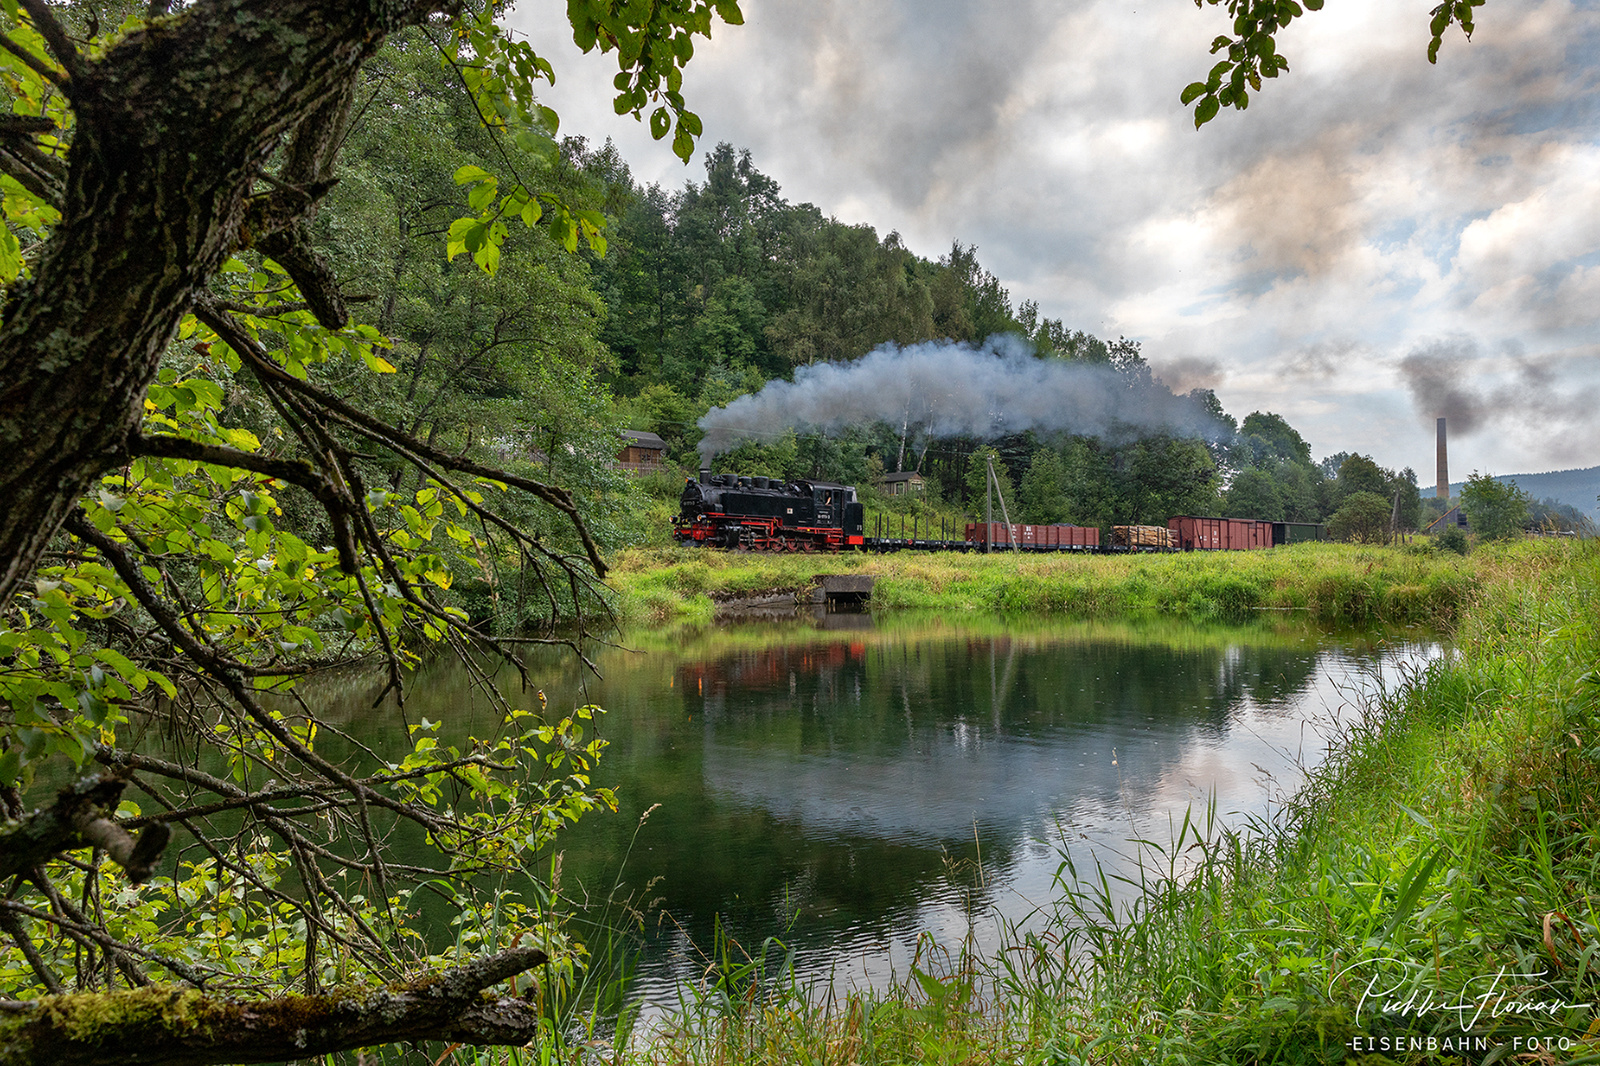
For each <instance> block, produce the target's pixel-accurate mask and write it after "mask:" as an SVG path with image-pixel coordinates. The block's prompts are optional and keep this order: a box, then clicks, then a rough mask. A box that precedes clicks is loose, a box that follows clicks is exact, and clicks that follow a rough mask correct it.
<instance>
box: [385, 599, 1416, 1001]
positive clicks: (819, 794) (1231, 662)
mask: <svg viewBox="0 0 1600 1066" xmlns="http://www.w3.org/2000/svg"><path fill="white" fill-rule="evenodd" d="M619 645H620V646H618V647H613V648H604V649H601V650H600V652H599V653H598V654H597V655H596V656H595V662H596V665H597V666H598V667H599V670H600V673H601V675H602V676H601V677H600V678H595V677H593V676H586V674H585V672H584V671H582V670H580V669H579V667H578V665H577V664H576V663H575V661H573V659H572V657H571V656H570V655H565V656H563V655H562V654H560V653H557V652H552V653H551V654H550V656H549V657H548V658H546V657H536V658H535V659H534V660H533V661H532V662H531V663H530V666H531V668H532V669H531V676H532V677H533V679H534V680H535V682H536V683H537V684H538V685H539V686H540V687H541V689H542V690H543V691H544V692H545V693H546V695H547V696H548V697H549V699H550V701H551V704H552V706H553V707H555V708H563V707H568V706H573V705H576V704H578V703H584V702H592V703H596V704H599V705H601V706H603V707H605V708H607V709H608V710H607V714H606V715H605V717H604V718H603V719H602V721H601V723H600V726H599V729H600V732H601V734H602V735H603V736H605V737H606V738H607V739H608V741H609V742H610V747H609V749H608V750H607V752H606V755H605V757H604V759H603V760H602V762H601V765H600V769H599V772H598V773H597V775H596V780H597V782H600V783H605V784H611V785H615V786H616V787H617V788H618V790H619V799H620V806H621V809H620V811H619V812H618V813H616V814H609V813H604V814H596V815H591V816H589V817H587V818H586V819H585V820H584V821H583V822H582V823H580V824H579V825H578V826H576V827H574V828H573V829H571V830H569V831H568V832H566V833H565V834H564V839H563V841H562V843H561V844H560V845H559V846H560V848H561V850H562V860H561V878H562V888H563V891H564V893H565V894H566V895H567V896H568V897H569V898H576V897H581V896H584V895H587V896H588V897H589V898H591V899H604V898H606V897H607V896H608V895H610V894H612V891H613V886H614V885H618V884H620V885H621V886H623V892H624V894H628V895H630V896H631V898H632V900H633V901H634V903H635V905H637V906H639V907H640V908H641V911H642V913H643V915H644V922H643V931H644V932H643V936H644V940H643V944H642V952H643V953H642V957H641V960H640V965H639V970H638V973H637V977H636V980H635V992H636V993H637V994H640V995H642V996H643V997H644V998H645V999H646V1000H647V1001H653V1002H656V1003H660V1004H668V1003H671V1002H674V1001H675V989H676V987H677V984H678V982H679V981H681V980H683V979H691V980H693V979H698V978H699V977H700V976H701V975H702V974H703V973H704V971H705V967H706V964H707V961H708V953H709V952H710V951H711V949H712V945H713V942H714V940H715V937H716V931H717V929H718V925H719V922H720V924H721V927H722V928H723V930H724V931H725V932H726V934H727V935H728V936H730V937H732V938H733V939H734V940H735V941H737V942H738V943H739V944H740V945H742V946H743V947H744V948H745V949H747V950H750V951H756V950H759V946H760V945H761V944H762V943H763V941H764V940H765V939H766V938H768V937H773V936H776V937H779V938H781V939H782V940H783V942H784V943H786V944H787V945H789V946H790V947H791V948H792V949H794V951H795V957H796V963H797V969H798V970H799V971H800V973H801V975H802V976H803V977H822V978H824V979H827V978H831V979H833V980H835V981H836V982H839V983H851V984H856V985H860V984H863V983H873V982H882V981H884V980H885V979H886V978H887V977H889V976H890V975H891V974H894V973H898V974H901V975H903V974H904V973H905V972H906V968H907V966H908V964H909V961H910V960H911V959H912V957H913V953H914V951H915V950H916V947H917V943H918V938H919V935H921V934H923V933H924V932H927V933H931V934H932V936H933V937H934V938H935V939H936V940H938V941H939V942H940V943H943V944H945V945H954V944H957V943H958V942H960V941H961V940H962V938H963V937H968V936H970V937H972V938H973V941H974V943H975V944H976V946H977V947H979V948H980V949H983V948H992V947H994V946H997V945H998V944H999V942H1000V940H1001V938H1002V937H1003V935H1004V933H1003V930H1004V928H1005V926H1006V925H1007V924H1009V923H1026V922H1027V921H1028V920H1029V915H1030V914H1031V913H1032V912H1033V911H1034V910H1035V908H1036V907H1038V906H1039V905H1040V904H1044V903H1047V902H1048V900H1049V899H1050V898H1051V895H1052V890H1053V886H1054V878H1055V876H1056V873H1057V870H1058V868H1059V867H1060V864H1061V861H1062V857H1063V855H1064V854H1071V855H1072V857H1073V858H1074V860H1075V861H1076V862H1077V863H1078V864H1079V867H1080V869H1083V868H1086V867H1087V866H1088V865H1091V864H1092V862H1094V861H1098V862H1100V863H1102V864H1103V865H1104V866H1105V867H1106V868H1107V870H1108V872H1109V873H1111V874H1117V873H1122V874H1131V873H1133V872H1135V868H1134V866H1133V863H1134V862H1135V861H1136V856H1135V854H1134V852H1135V850H1136V849H1135V848H1134V847H1133V846H1132V845H1130V844H1129V843H1128V842H1129V841H1130V840H1132V839H1134V838H1141V837H1142V838H1146V839H1150V840H1153V841H1155V842H1157V843H1161V842H1164V841H1169V840H1170V839H1172V837H1173V836H1174V835H1175V831H1176V825H1177V823H1178V822H1179V821H1181V820H1182V819H1183V817H1184V815H1185V813H1186V812H1187V811H1193V812H1194V813H1195V814H1196V816H1203V815H1204V814H1205V811H1206V808H1207V806H1208V804H1214V806H1215V810H1216V812H1217V814H1218V817H1219V818H1220V819H1221V820H1223V821H1226V822H1231V823H1234V824H1237V823H1238V822H1239V821H1240V820H1241V819H1245V818H1249V817H1252V816H1260V815H1262V814H1264V813H1266V812H1268V810H1269V809H1270V807H1271V806H1272V805H1273V804H1274V803H1275V801H1277V800H1279V799H1281V798H1282V797H1283V796H1284V795H1286V794H1287V793H1289V792H1292V791H1293V790H1294V789H1295V787H1296V786H1297V785H1298V784H1299V782H1300V780H1301V776H1302V774H1303V772H1304V770H1305V769H1306V768H1308V767H1312V766H1315V765H1317V764H1318V763H1319V762H1320V761H1321V760H1322V758H1323V757H1324V754H1325V751H1326V749H1327V746H1328V744H1329V742H1330V740H1331V739H1333V738H1334V737H1335V736H1336V735H1337V734H1338V733H1339V732H1340V731H1342V729H1344V728H1345V726H1346V724H1347V723H1348V722H1349V721H1350V720H1352V719H1353V718H1354V717H1355V716H1356V715H1357V714H1358V713H1359V710H1358V703H1359V696H1360V694H1361V693H1363V692H1367V691H1371V689H1372V688H1373V686H1374V685H1376V684H1378V683H1380V679H1383V680H1386V682H1387V683H1391V684H1392V683H1393V681H1394V680H1395V678H1396V676H1397V672H1398V671H1400V670H1403V669H1408V668H1414V667H1415V666H1416V665H1417V664H1418V663H1420V662H1422V661H1424V660H1425V659H1427V658H1428V657H1430V656H1432V655H1436V654H1438V653H1439V647H1438V645H1437V643H1435V642H1434V641H1433V640H1432V638H1431V637H1428V636H1426V635H1423V634H1414V635H1409V636H1408V635H1405V634H1402V635H1399V636H1396V635H1394V634H1389V635H1382V634H1370V633H1368V634H1360V633H1330V632H1326V631H1323V630H1319V629H1316V628H1312V627H1309V626H1304V625H1296V624H1292V623H1290V622H1286V621H1281V620H1280V621H1278V622H1276V623H1270V624H1261V625H1256V626H1252V627H1247V628H1228V627H1205V626H1196V625H1193V624H1189V623H1174V622H1152V623H1148V624H1142V625H1132V624H1095V623H1065V622H1060V621H1050V620H1044V619H1035V620H1017V619H995V618H970V617H957V618H951V617H949V616H926V615H895V616H893V617H885V618H878V619H874V618H873V617H872V616H870V615H838V614H827V613H822V614H818V615H815V616H801V617H793V618H787V619H780V620H768V621H747V622H743V623H739V624H734V625H728V626H719V627H708V628H705V629H701V630H680V631H675V632H672V633H654V632H640V633H632V634H626V635H624V637H623V638H622V639H621V640H620V642H619ZM413 691H414V695H413V696H412V698H411V699H410V700H409V701H408V707H407V710H408V714H409V715H410V716H411V719H412V720H413V721H415V720H416V717H417V716H418V715H424V716H426V717H428V718H430V719H434V720H438V719H440V718H441V717H443V718H444V719H445V720H446V721H447V722H450V723H451V726H452V727H458V723H460V721H461V716H462V714H463V708H466V707H469V706H471V705H472V704H473V691H472V686H471V685H470V682H469V680H468V679H467V678H466V677H465V676H464V674H463V673H462V672H460V671H456V670H451V669H449V668H445V667H440V668H438V669H436V670H433V671H430V672H428V673H425V674H424V675H423V676H422V677H420V678H419V679H418V681H417V684H416V686H415V688H414V690H413ZM480 702H481V701H480ZM452 720H453V721H452ZM647 812H648V816H646V815H647Z"/></svg>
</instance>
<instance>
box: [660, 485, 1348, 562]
mask: <svg viewBox="0 0 1600 1066" xmlns="http://www.w3.org/2000/svg"><path fill="white" fill-rule="evenodd" d="M955 532H956V531H955V530H954V529H952V530H950V533H951V534H952V536H950V537H948V538H947V537H946V536H945V535H944V531H943V529H942V528H941V530H940V536H939V537H938V538H937V539H935V538H933V537H932V535H931V534H932V533H933V530H932V529H931V528H930V529H928V530H926V531H925V534H924V531H923V530H922V529H920V528H919V527H918V525H916V524H913V526H912V528H911V530H910V536H907V530H906V529H905V523H904V520H903V519H902V521H901V528H900V531H899V534H900V535H899V536H894V535H893V533H894V531H893V530H891V529H886V528H884V522H883V519H882V518H881V517H880V518H879V519H878V521H877V523H876V524H875V527H874V530H873V535H872V536H868V535H867V530H866V514H865V509H864V507H863V506H862V504H861V503H860V502H858V501H857V500H856V490H855V489H854V488H853V487H852V486H850V485H836V484H834V483H832V482H828V481H791V482H784V481H782V480H780V479H777V478H765V477H745V476H742V475H734V474H712V473H711V472H710V471H701V474H700V480H698V481H697V480H695V479H694V478H690V479H689V480H688V481H687V482H686V483H685V484H684V486H683V495H682V496H681V497H680V498H679V501H678V516H677V517H676V518H675V519H673V523H672V535H673V537H674V538H675V539H676V540H677V541H678V542H679V543H681V544H705V545H710V546H713V547H719V548H742V549H746V550H749V551H807V552H810V551H840V550H858V551H879V552H883V551H899V550H901V549H903V548H912V549H919V550H923V551H962V552H966V551H985V550H996V549H999V550H1004V551H1013V550H1015V551H1023V552H1059V551H1112V552H1128V551H1135V552H1138V551H1237V550H1247V549H1252V548H1271V547H1274V546H1276V545H1279V544H1292V543H1297V542H1299V541H1304V540H1326V539H1327V533H1326V529H1325V527H1323V526H1321V525H1313V524H1310V523H1300V522H1263V521H1259V520H1257V519H1250V518H1197V517H1193V516H1189V515H1180V516H1177V517H1174V518H1171V519H1169V520H1168V522H1167V524H1166V525H1165V526H1113V527H1112V537H1111V543H1110V544H1108V545H1105V546H1102V545H1101V543H1100V530H1099V529H1097V528H1095V527H1093V526H1071V525H1016V524H1012V525H1007V524H1004V523H1001V522H969V523H968V524H967V527H966V530H965V534H966V536H965V539H963V540H956V539H954V536H953V534H954V533H955Z"/></svg>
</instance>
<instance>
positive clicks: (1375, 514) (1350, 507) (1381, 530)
mask: <svg viewBox="0 0 1600 1066" xmlns="http://www.w3.org/2000/svg"><path fill="white" fill-rule="evenodd" d="M1392 517H1393V510H1392V508H1391V506H1390V504H1389V501H1387V500H1385V499H1384V498H1383V497H1382V496H1379V495H1378V494H1377V493H1374V492H1352V493H1351V494H1350V495H1349V496H1347V497H1346V498H1345V501H1344V503H1342V504H1341V505H1340V506H1339V509H1338V510H1337V511H1335V512H1334V514H1333V517H1332V518H1329V519H1328V535H1329V536H1331V537H1333V538H1334V539H1335V540H1351V541H1355V542H1356V543H1358V544H1381V543H1382V542H1383V541H1385V540H1387V539H1388V538H1389V533H1390V530H1389V525H1390V520H1391V519H1392Z"/></svg>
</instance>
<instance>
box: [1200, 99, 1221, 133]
mask: <svg viewBox="0 0 1600 1066" xmlns="http://www.w3.org/2000/svg"><path fill="white" fill-rule="evenodd" d="M1221 106H1222V105H1221V104H1219V103H1218V102H1217V98H1216V97H1215V96H1208V97H1206V98H1205V99H1204V100H1201V101H1200V104H1199V106H1198V107H1196V108H1195V109H1194V128H1195V129H1199V128H1200V127H1201V126H1204V125H1205V124H1206V123H1207V122H1210V121H1211V120H1212V119H1214V118H1216V117H1217V110H1218V109H1219V108H1220V107H1221Z"/></svg>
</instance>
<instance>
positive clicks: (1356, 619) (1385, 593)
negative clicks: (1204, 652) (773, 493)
mask: <svg viewBox="0 0 1600 1066" xmlns="http://www.w3.org/2000/svg"><path fill="white" fill-rule="evenodd" d="M1484 558H1486V557H1485V556H1483V555H1474V556H1468V557H1465V558H1463V557H1462V556H1458V555H1455V554H1453V553H1448V552H1436V551H1433V550H1431V549H1430V548H1429V547H1427V546H1426V544H1422V545H1402V546H1399V547H1361V546H1355V545H1344V544H1325V543H1324V544H1301V545H1291V546H1286V547H1280V548H1273V549H1269V550H1261V551H1249V552H1181V553H1165V554H1130V555H1090V554H1082V555H1076V554H1059V555H1014V554H1010V553H995V554H992V555H979V554H948V553H925V552H912V551H905V552H895V553H890V554H883V555H878V554H857V553H842V554H798V555H792V554H785V555H767V554H762V553H753V552H726V551H720V550H716V549H706V548H658V549H646V550H636V551H631V552H626V553H624V554H623V555H621V556H620V557H619V558H618V559H617V560H616V561H615V566H614V568H613V571H612V585H613V587H614V588H615V589H616V590H617V593H618V610H619V614H620V615H621V617H622V619H623V620H624V622H625V623H632V624H660V623H663V622H671V621H709V620H711V619H712V618H713V617H715V616H716V614H717V613H718V608H719V606H722V605H727V604H734V603H749V602H765V603H768V604H770V603H772V602H775V601H777V600H781V599H783V598H785V597H789V596H793V597H796V598H797V599H798V600H802V601H803V600H806V599H808V598H809V595H810V593H811V592H812V590H814V589H815V588H816V587H817V585H818V582H819V580H820V577H821V575H824V574H864V575H865V574H870V575H872V576H874V577H875V578H876V579H877V580H876V582H875V585H874V588H873V593H872V607H873V609H874V610H894V609H897V608H919V609H937V610H958V611H988V612H999V613H1006V614H1011V613H1018V614H1020V613H1030V614H1043V615H1054V616H1060V617H1064V618H1094V617H1105V616H1111V615H1138V614H1154V615H1167V616H1177V617H1189V618H1195V619H1212V618H1243V617H1250V616H1252V615H1254V614H1258V613H1261V612H1282V613H1292V614H1299V615H1304V616H1306V617H1308V618H1310V619H1312V620H1314V621H1317V622H1321V623H1325V624H1335V625H1346V624H1358V625H1359V624H1372V623H1384V624H1391V625H1426V626H1432V627H1435V628H1445V629H1448V628H1449V627H1451V626H1453V625H1454V624H1455V622H1456V621H1457V619H1458V618H1459V616H1460V612H1461V609H1462V606H1463V605H1464V604H1465V603H1466V602H1467V601H1468V600H1469V599H1470V598H1471V596H1472V595H1473V594H1474V592H1475V591H1476V590H1477V589H1478V587H1479V585H1480V583H1481V571H1482V566H1483V565H1484V564H1483V562H1482V561H1481V560H1483V559H1484Z"/></svg>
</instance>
